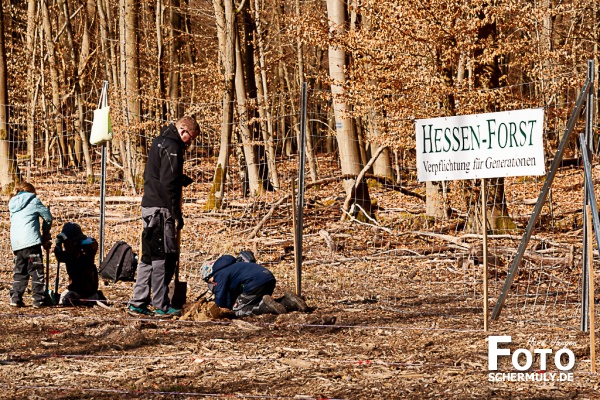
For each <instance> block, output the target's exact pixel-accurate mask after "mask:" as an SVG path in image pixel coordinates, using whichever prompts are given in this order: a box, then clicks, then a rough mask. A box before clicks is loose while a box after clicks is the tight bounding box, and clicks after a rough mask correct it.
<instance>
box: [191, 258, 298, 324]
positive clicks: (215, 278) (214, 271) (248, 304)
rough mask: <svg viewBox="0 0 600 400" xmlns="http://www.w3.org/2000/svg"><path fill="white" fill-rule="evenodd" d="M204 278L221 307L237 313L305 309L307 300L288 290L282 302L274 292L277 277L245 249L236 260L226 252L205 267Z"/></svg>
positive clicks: (263, 312) (244, 314) (239, 315)
mask: <svg viewBox="0 0 600 400" xmlns="http://www.w3.org/2000/svg"><path fill="white" fill-rule="evenodd" d="M201 274H202V279H203V280H204V281H205V282H207V283H208V287H209V289H210V290H211V291H212V292H213V293H214V295H215V303H216V304H217V306H219V307H221V308H227V309H230V310H233V312H234V313H235V315H236V316H238V317H245V316H249V315H253V314H254V315H259V314H284V313H285V312H286V311H288V307H286V306H289V310H290V311H291V310H292V309H295V310H299V311H306V309H307V307H306V303H304V301H303V300H302V299H300V298H299V297H297V296H295V295H292V294H291V293H288V292H286V294H285V296H284V297H283V298H282V299H281V301H275V299H273V297H271V295H272V294H273V291H274V290H275V284H276V283H277V280H276V279H275V276H273V274H272V273H271V271H269V270H268V269H266V268H265V267H263V266H262V265H260V264H257V263H256V260H255V258H254V254H252V252H250V251H243V252H241V253H240V255H239V257H238V258H237V259H236V258H235V257H233V256H231V255H224V256H221V257H220V258H218V259H217V260H216V261H214V262H209V263H206V264H204V265H203V266H202V271H201Z"/></svg>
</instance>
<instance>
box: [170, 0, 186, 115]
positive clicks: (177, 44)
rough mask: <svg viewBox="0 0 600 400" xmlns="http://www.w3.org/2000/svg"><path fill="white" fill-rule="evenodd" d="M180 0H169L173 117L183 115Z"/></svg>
mask: <svg viewBox="0 0 600 400" xmlns="http://www.w3.org/2000/svg"><path fill="white" fill-rule="evenodd" d="M180 6H181V2H180V0H170V7H169V22H170V23H169V42H170V44H169V86H168V87H169V100H170V102H169V103H170V104H171V107H172V109H171V113H172V115H173V117H174V119H178V118H180V117H182V116H183V112H184V110H183V108H182V106H181V102H180V101H179V100H180V99H179V98H180V96H181V94H180V90H179V86H180V79H181V77H180V75H181V73H180V68H181V67H180V65H181V59H180V56H179V53H180V52H181V31H182V23H181V16H180V15H179V11H178V10H179V7H180Z"/></svg>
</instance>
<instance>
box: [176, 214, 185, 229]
mask: <svg viewBox="0 0 600 400" xmlns="http://www.w3.org/2000/svg"><path fill="white" fill-rule="evenodd" d="M175 228H177V230H178V231H180V230H181V229H183V217H179V218H177V219H176V220H175Z"/></svg>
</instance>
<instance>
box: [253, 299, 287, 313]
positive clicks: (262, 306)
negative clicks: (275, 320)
mask: <svg viewBox="0 0 600 400" xmlns="http://www.w3.org/2000/svg"><path fill="white" fill-rule="evenodd" d="M255 310H256V311H254V310H253V312H254V313H255V314H285V312H286V309H285V307H284V306H283V305H282V304H279V303H278V302H276V301H275V300H274V299H273V298H272V297H271V296H269V295H265V296H263V298H262V300H261V301H260V303H259V304H258V307H256V308H255Z"/></svg>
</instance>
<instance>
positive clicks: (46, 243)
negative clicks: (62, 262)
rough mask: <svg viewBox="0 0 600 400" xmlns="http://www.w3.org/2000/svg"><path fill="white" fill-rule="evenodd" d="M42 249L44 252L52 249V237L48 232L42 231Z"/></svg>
mask: <svg viewBox="0 0 600 400" xmlns="http://www.w3.org/2000/svg"><path fill="white" fill-rule="evenodd" d="M42 247H43V248H44V250H50V248H51V247H52V235H50V231H44V232H43V233H42Z"/></svg>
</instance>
